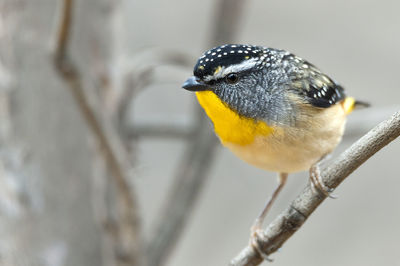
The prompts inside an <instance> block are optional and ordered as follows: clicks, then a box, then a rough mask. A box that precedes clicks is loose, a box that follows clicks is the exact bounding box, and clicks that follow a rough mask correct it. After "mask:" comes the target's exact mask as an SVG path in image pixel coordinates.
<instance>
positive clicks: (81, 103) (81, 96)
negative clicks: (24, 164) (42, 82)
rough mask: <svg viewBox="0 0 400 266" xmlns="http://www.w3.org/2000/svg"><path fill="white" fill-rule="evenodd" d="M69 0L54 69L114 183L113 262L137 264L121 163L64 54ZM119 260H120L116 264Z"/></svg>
mask: <svg viewBox="0 0 400 266" xmlns="http://www.w3.org/2000/svg"><path fill="white" fill-rule="evenodd" d="M72 8H73V0H64V1H63V7H62V14H61V19H60V27H59V32H58V35H57V43H56V50H55V54H54V61H55V66H56V69H57V71H58V72H59V73H60V75H61V76H62V78H63V79H64V80H65V82H66V83H67V84H68V87H69V89H70V90H71V93H72V95H73V97H74V99H75V101H76V103H77V105H78V107H79V108H80V111H81V114H82V116H83V118H84V119H85V121H86V122H87V124H88V126H89V128H90V130H91V131H92V133H93V135H94V137H95V138H96V140H97V142H98V144H99V146H100V151H101V153H102V155H103V158H104V161H105V162H106V164H107V167H108V169H109V170H110V172H111V174H112V176H113V177H114V181H115V183H116V185H117V189H118V192H119V193H117V197H118V198H117V200H118V203H119V206H118V207H119V210H118V212H119V213H120V215H121V217H119V218H120V219H119V221H116V223H118V225H117V229H118V230H117V237H118V240H117V241H119V245H118V250H116V252H115V257H116V261H117V264H120V265H139V264H140V257H141V256H140V252H139V247H138V243H137V242H138V238H139V228H138V227H139V226H138V224H139V218H138V214H137V206H136V202H135V201H134V198H133V195H132V191H131V189H130V188H129V184H128V183H127V181H126V178H125V173H124V170H123V167H122V166H121V163H120V162H119V161H118V159H117V156H116V154H115V151H114V150H113V147H112V145H111V143H110V141H109V139H108V138H107V135H106V133H105V132H104V130H103V128H102V126H101V124H100V123H99V121H98V120H97V117H96V115H95V112H94V111H93V110H92V108H91V107H90V105H89V103H88V101H87V99H86V96H85V93H84V89H83V82H82V78H81V75H80V73H79V71H78V68H77V67H76V65H75V64H74V63H73V62H72V60H71V58H70V57H69V55H68V43H69V37H70V30H71V24H72ZM118 262H120V263H118Z"/></svg>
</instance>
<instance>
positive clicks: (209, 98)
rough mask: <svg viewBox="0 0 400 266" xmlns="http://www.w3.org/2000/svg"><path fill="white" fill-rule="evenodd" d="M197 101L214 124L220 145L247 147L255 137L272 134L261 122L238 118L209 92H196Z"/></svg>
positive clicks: (269, 128)
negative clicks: (229, 144)
mask: <svg viewBox="0 0 400 266" xmlns="http://www.w3.org/2000/svg"><path fill="white" fill-rule="evenodd" d="M196 96H197V100H198V101H199V103H200V105H201V106H202V107H203V108H204V110H205V112H206V113H207V115H208V116H209V117H210V119H211V121H212V122H213V124H214V129H215V133H216V134H217V135H218V136H219V138H220V139H221V142H222V144H228V143H233V144H237V145H247V144H250V143H252V142H253V141H254V139H255V137H257V136H267V135H269V134H271V133H272V132H273V128H271V127H269V126H268V125H267V124H266V123H265V122H263V121H255V120H253V119H249V118H245V117H241V116H239V115H238V114H237V113H235V112H234V111H232V110H231V109H230V108H229V107H228V106H227V105H226V104H224V103H223V102H222V101H221V100H220V99H219V98H218V97H217V95H215V93H213V92H211V91H199V92H196Z"/></svg>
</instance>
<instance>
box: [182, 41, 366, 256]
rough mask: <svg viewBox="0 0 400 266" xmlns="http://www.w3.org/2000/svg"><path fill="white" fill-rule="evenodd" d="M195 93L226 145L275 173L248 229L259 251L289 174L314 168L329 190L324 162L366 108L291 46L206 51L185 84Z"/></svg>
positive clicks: (314, 179) (316, 186) (313, 176)
mask: <svg viewBox="0 0 400 266" xmlns="http://www.w3.org/2000/svg"><path fill="white" fill-rule="evenodd" d="M182 87H183V88H184V89H186V90H188V91H192V92H195V93H196V97H197V100H198V102H199V104H200V106H201V107H202V108H203V109H204V111H205V113H206V114H207V116H208V117H209V118H210V120H211V121H212V123H213V126H214V131H215V133H216V135H217V136H218V138H219V140H220V142H221V144H222V145H223V146H225V147H227V148H228V149H229V150H231V151H232V152H233V153H234V154H235V155H236V156H237V157H239V158H240V159H242V160H243V161H245V162H247V163H248V164H250V165H253V166H255V167H257V168H261V169H264V170H267V171H272V172H276V173H278V185H277V187H276V188H275V189H274V191H273V193H272V196H271V197H270V198H269V200H268V201H267V202H266V204H265V207H264V208H263V210H262V211H261V213H260V214H259V215H258V217H257V218H256V220H255V222H254V224H253V226H252V227H251V239H250V243H251V244H252V246H253V247H254V248H255V249H256V250H257V251H259V252H260V254H261V251H260V248H259V246H258V244H257V243H258V241H257V240H258V238H260V237H262V233H261V232H262V225H263V222H264V219H265V217H266V215H267V213H268V211H269V210H270V208H271V206H272V204H273V203H274V201H275V199H276V198H277V196H278V195H279V193H280V191H281V190H282V188H283V187H284V185H285V183H286V180H287V177H288V175H289V174H292V173H296V172H301V171H307V170H308V171H309V175H310V184H311V187H312V188H313V190H317V191H319V192H321V193H323V194H324V195H325V196H331V193H330V192H331V189H330V188H328V187H327V186H326V185H325V184H324V183H323V181H322V178H321V175H320V170H319V169H320V164H321V162H323V161H324V159H325V158H326V157H327V156H328V155H329V154H330V153H332V151H333V150H334V149H335V147H336V146H337V145H338V144H339V142H340V141H341V138H342V136H343V132H344V128H345V123H346V117H347V115H348V114H350V113H351V112H352V111H353V110H354V109H355V107H358V106H365V107H366V106H368V105H369V104H368V103H365V102H362V101H357V100H355V99H354V98H353V97H349V96H346V94H345V91H344V88H343V87H342V86H341V85H340V84H339V83H337V82H336V81H334V80H333V79H332V78H330V77H329V76H327V75H326V74H324V73H323V72H322V71H321V70H319V69H318V68H317V67H316V66H314V65H313V64H311V63H310V62H308V61H306V60H304V59H302V58H300V57H298V56H296V55H294V54H292V53H291V52H288V51H286V50H281V49H275V48H269V47H264V46H257V45H247V44H224V45H221V46H218V47H214V48H212V49H210V50H208V51H206V52H204V53H203V54H202V55H201V56H200V58H199V59H198V60H197V63H196V64H195V66H194V70H193V76H191V77H190V78H188V79H187V80H186V81H185V82H184V83H183V85H182Z"/></svg>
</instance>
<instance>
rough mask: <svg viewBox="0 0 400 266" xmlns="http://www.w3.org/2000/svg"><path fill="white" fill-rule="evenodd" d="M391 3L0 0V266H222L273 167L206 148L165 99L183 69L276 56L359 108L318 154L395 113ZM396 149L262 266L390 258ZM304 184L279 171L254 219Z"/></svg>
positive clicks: (303, 176) (237, 245)
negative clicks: (317, 72) (251, 50)
mask: <svg viewBox="0 0 400 266" xmlns="http://www.w3.org/2000/svg"><path fill="white" fill-rule="evenodd" d="M399 8H400V4H399V2H398V1H390V0H387V1H383V2H382V1H381V2H378V1H366V0H363V1H361V0H351V1H344V0H338V1H328V0H323V1H316V0H304V1H265V0H253V1H245V0H214V1H211V0H203V1H194V0H191V1H188V0H187V1H178V0H170V1H161V0H148V1H134V0H131V1H129V0H119V1H117V0H57V1H54V0H37V1H30V0H0V265H51V266H53V265H54V266H61V265H74V266H79V265H135V266H136V265H149V266H157V265H168V266H187V265H191V266H192V265H193V266H204V265H207V266H208V265H209V266H214V265H227V264H228V262H229V261H230V260H231V259H232V258H233V257H234V256H235V255H236V254H237V253H238V252H239V251H240V250H241V249H242V248H243V247H245V246H246V245H247V243H248V238H249V233H250V231H249V230H250V226H251V225H252V223H253V221H254V219H255V217H256V216H257V214H258V213H259V211H260V210H261V209H262V207H263V205H264V203H265V200H266V199H267V198H268V196H269V195H270V194H271V192H272V190H273V188H274V187H275V185H276V174H275V173H271V172H265V171H262V170H259V169H256V168H254V167H251V166H249V165H247V164H246V163H244V162H242V161H240V160H239V159H237V158H236V157H234V156H233V155H232V154H231V153H230V152H229V151H228V150H226V149H224V148H222V147H220V145H219V143H218V142H217V140H216V138H215V136H214V134H213V132H212V126H211V124H210V121H209V120H208V119H207V118H206V117H205V114H204V113H203V112H202V110H200V109H199V107H198V105H197V103H196V101H195V98H194V94H192V93H189V92H187V91H185V90H183V89H181V84H182V83H183V81H185V80H186V78H188V77H189V76H190V75H191V74H192V68H193V66H194V64H195V62H196V60H197V58H198V57H199V56H200V55H201V54H202V53H203V52H204V51H205V50H208V49H209V48H211V47H214V46H216V45H220V44H223V43H226V42H230V43H244V44H257V45H263V46H269V47H274V48H281V49H285V50H289V51H291V52H293V53H295V54H296V55H298V56H300V57H303V58H305V59H307V60H308V61H310V62H311V63H313V64H315V65H316V66H318V67H319V68H320V69H321V70H322V71H324V72H326V73H327V74H328V75H329V76H331V77H332V78H333V79H335V80H337V81H338V82H340V83H341V84H342V85H343V86H344V87H345V88H346V90H347V93H348V94H349V95H352V96H354V97H356V98H357V99H360V100H364V101H367V102H370V103H371V104H372V107H371V108H369V109H364V110H359V111H356V112H354V113H353V114H352V115H351V116H350V117H349V120H348V124H347V129H346V134H345V136H344V139H343V141H342V143H341V144H340V146H339V147H338V149H337V150H336V151H335V153H334V155H333V157H332V158H335V156H336V155H337V154H339V153H340V152H341V151H343V150H344V149H346V148H347V147H349V146H350V145H351V144H352V143H353V142H355V141H356V140H357V139H358V138H359V137H361V136H362V135H363V134H365V133H366V132H367V131H368V130H369V129H371V128H372V127H373V126H374V125H376V124H377V123H379V122H380V121H382V120H384V119H386V118H388V117H389V116H390V115H391V114H392V113H394V112H395V111H397V110H399V109H400V101H399V99H400V90H399V88H398V86H399V85H398V84H399V83H398V75H399V74H398V71H399V69H400V51H399V49H398V48H399V47H400V34H399V25H400V17H399V16H398V10H399ZM399 151H400V142H399V140H395V141H394V142H393V143H391V144H390V145H389V146H387V147H386V148H384V149H383V150H382V151H380V152H379V153H377V154H376V155H375V156H373V157H372V158H371V159H370V160H368V161H367V162H366V163H365V164H364V165H362V166H361V167H360V168H359V169H357V170H356V171H355V172H354V173H353V174H352V175H351V176H350V177H349V178H348V180H346V181H345V182H344V183H343V184H342V185H341V186H340V187H339V188H338V189H337V190H336V191H335V194H337V195H338V196H339V198H338V199H336V200H331V199H328V200H326V201H325V202H324V203H323V204H322V205H321V206H320V208H318V209H317V210H316V211H315V213H314V214H313V215H312V216H311V217H310V218H309V219H308V221H307V222H306V223H305V224H304V225H303V227H302V228H301V229H300V230H299V231H298V232H297V233H296V234H295V235H293V236H292V238H290V239H289V240H288V241H287V243H285V244H284V246H283V247H282V248H281V250H280V252H277V253H275V254H274V255H273V256H272V258H273V259H274V262H273V264H274V265H276V266H280V265H352V266H354V265H400V254H399V253H398V248H399V246H400V241H399V237H400V229H399V228H398V225H399V224H400V209H399V203H400V198H399V193H398V187H399V186H400V174H399V171H398V165H397V164H398V163H399ZM307 182H308V176H307V173H298V174H293V175H291V176H290V177H289V181H288V183H287V185H286V187H285V188H284V190H283V192H282V193H281V195H280V197H279V198H278V201H277V203H276V204H275V205H274V206H273V209H272V211H271V212H270V213H269V215H268V217H267V221H266V224H267V223H268V222H270V221H271V220H272V219H273V218H274V217H276V216H277V215H278V214H279V213H280V212H281V211H282V210H284V209H285V208H286V207H287V206H288V204H289V203H290V202H291V201H292V200H293V199H294V198H295V197H296V196H297V195H298V194H299V193H300V191H301V190H302V189H303V188H304V186H306V184H307ZM264 265H267V263H266V262H264Z"/></svg>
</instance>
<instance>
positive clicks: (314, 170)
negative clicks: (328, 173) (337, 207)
mask: <svg viewBox="0 0 400 266" xmlns="http://www.w3.org/2000/svg"><path fill="white" fill-rule="evenodd" d="M323 160H324V158H323V159H321V160H320V161H319V162H317V163H316V164H314V165H313V166H311V168H310V182H311V189H312V190H313V191H314V192H320V193H322V194H324V195H325V196H326V197H329V198H331V199H337V198H338V197H337V196H336V195H333V194H332V191H333V190H334V189H332V188H329V187H327V186H326V185H325V184H324V181H323V180H322V177H321V171H320V167H319V165H320V163H321V161H323Z"/></svg>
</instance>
